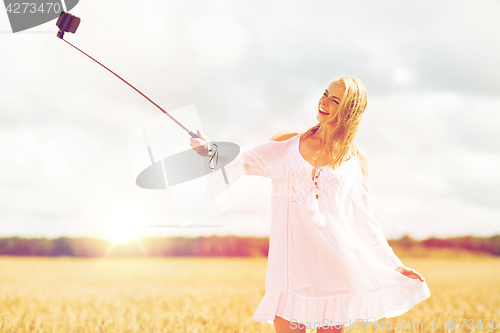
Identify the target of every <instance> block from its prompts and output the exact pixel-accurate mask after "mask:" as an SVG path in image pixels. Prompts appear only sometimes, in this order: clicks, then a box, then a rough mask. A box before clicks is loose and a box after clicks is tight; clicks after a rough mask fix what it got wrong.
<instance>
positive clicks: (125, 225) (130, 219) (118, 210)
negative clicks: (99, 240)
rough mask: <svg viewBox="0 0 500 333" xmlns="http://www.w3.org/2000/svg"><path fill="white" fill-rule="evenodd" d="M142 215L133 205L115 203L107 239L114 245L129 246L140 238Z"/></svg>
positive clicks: (109, 221)
mask: <svg viewBox="0 0 500 333" xmlns="http://www.w3.org/2000/svg"><path fill="white" fill-rule="evenodd" d="M141 220H142V215H141V213H140V212H139V210H138V209H137V208H136V207H135V205H133V204H124V203H115V204H114V205H113V208H111V210H110V212H109V214H108V216H107V218H106V223H105V224H106V227H107V235H106V239H107V240H109V241H110V242H112V243H113V244H127V243H129V242H131V241H135V240H138V239H139V238H140V231H141Z"/></svg>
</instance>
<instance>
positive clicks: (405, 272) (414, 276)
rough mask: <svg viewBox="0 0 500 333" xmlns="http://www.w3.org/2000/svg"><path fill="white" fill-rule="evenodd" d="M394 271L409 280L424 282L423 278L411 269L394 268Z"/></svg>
mask: <svg viewBox="0 0 500 333" xmlns="http://www.w3.org/2000/svg"><path fill="white" fill-rule="evenodd" d="M396 271H397V272H399V273H401V274H403V275H406V276H407V277H409V278H411V279H419V280H420V281H422V282H424V281H425V279H424V277H423V276H422V275H420V273H419V272H417V271H416V270H414V269H413V268H410V267H405V266H399V267H398V268H396Z"/></svg>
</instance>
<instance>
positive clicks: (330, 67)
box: [0, 0, 500, 239]
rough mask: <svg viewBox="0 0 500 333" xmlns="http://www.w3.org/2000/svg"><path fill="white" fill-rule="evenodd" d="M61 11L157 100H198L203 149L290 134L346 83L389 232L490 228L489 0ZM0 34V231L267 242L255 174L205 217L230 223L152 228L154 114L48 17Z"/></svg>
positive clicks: (495, 209)
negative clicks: (148, 145)
mask: <svg viewBox="0 0 500 333" xmlns="http://www.w3.org/2000/svg"><path fill="white" fill-rule="evenodd" d="M71 12H72V14H74V15H76V16H78V17H80V18H81V24H80V27H79V28H78V31H77V33H76V34H74V35H73V34H70V33H66V35H65V39H66V40H68V41H69V42H71V43H73V44H74V45H75V46H77V47H79V48H80V49H82V50H83V51H85V52H87V53H88V54H90V55H91V56H93V57H95V58H96V59H97V60H99V61H100V62H102V63H103V64H104V65H106V66H109V67H110V68H111V69H112V70H113V71H115V72H117V73H118V74H119V75H121V76H123V77H124V78H125V79H127V80H129V81H130V82H131V83H132V84H134V85H136V86H137V88H138V89H140V90H142V91H143V92H144V93H145V94H147V95H148V96H150V97H151V98H152V99H153V100H155V101H156V102H157V103H159V104H160V105H162V107H164V108H165V109H166V110H174V109H177V108H180V107H183V106H186V105H190V104H195V105H196V108H197V110H198V114H199V116H200V122H201V124H202V125H203V131H204V133H205V134H207V135H208V136H209V137H210V139H211V140H214V141H230V142H235V143H237V144H239V145H242V146H253V145H256V144H258V143H261V142H264V141H266V140H269V138H271V137H272V136H273V135H275V134H276V133H278V132H280V131H282V130H285V129H289V130H294V131H298V132H303V131H305V130H306V129H307V128H309V127H310V126H313V125H314V124H316V119H315V117H316V112H317V109H316V108H317V101H318V99H319V98H320V96H321V94H322V92H323V90H324V89H325V88H326V86H327V85H328V83H329V80H331V79H332V78H333V77H335V76H337V75H340V74H347V75H354V76H357V77H358V78H359V79H360V80H361V81H362V82H363V83H364V85H365V87H366V89H367V91H368V108H367V109H366V111H365V114H364V116H363V122H362V126H361V129H360V131H359V132H358V134H357V136H356V139H355V142H356V143H357V144H358V145H359V146H360V147H361V148H362V149H363V150H364V151H365V152H366V153H367V154H368V156H369V159H370V166H371V169H370V184H371V186H372V190H373V195H374V201H375V211H376V215H377V217H378V219H379V222H380V223H381V225H382V227H383V229H384V232H385V234H386V235H387V236H388V238H396V237H400V236H402V235H404V234H408V235H410V236H413V237H415V238H426V237H430V236H438V237H448V236H457V235H471V234H472V235H481V236H489V235H493V234H498V233H500V223H499V222H500V174H499V171H498V170H500V144H499V142H500V134H499V133H500V131H499V130H498V129H499V127H500V116H499V111H500V96H499V91H500V64H499V62H498V59H500V38H499V37H500V23H499V21H498V15H499V12H500V3H499V2H498V1H476V2H474V3H472V2H468V1H441V2H436V1H419V2H411V3H409V2H400V1H376V2H374V1H367V0H365V1H348V2H347V1H342V2H336V1H282V0H275V1H270V0H266V1H261V0H258V1H245V2H234V1H228V0H227V1H226V0H211V1H206V0H205V1H197V0H193V1H186V0H183V1H180V0H178V1H159V0H155V1H130V0H126V1H122V0H121V1H118V0H115V1H110V0H103V1H100V2H99V3H93V2H89V1H85V0H82V1H80V3H79V4H78V5H77V6H76V7H75V8H74V9H73V10H72V11H71ZM0 30H1V31H3V33H1V34H0V47H1V49H2V52H1V53H0V73H1V78H2V79H1V80H0V88H1V89H0V101H1V104H0V237H2V236H3V237H6V236H13V235H18V236H37V237H39V236H45V237H58V236H61V235H68V236H96V237H104V238H108V239H109V238H110V237H111V236H112V235H113V233H116V232H117V230H120V229H124V228H125V229H126V228H129V229H130V230H135V231H134V232H136V233H137V234H140V235H153V236H166V235H190V236H196V235H206V234H214V233H215V234H241V235H268V232H269V227H270V194H269V192H270V187H271V186H270V181H269V180H268V179H260V178H258V177H254V178H257V179H255V181H252V182H250V183H251V184H252V188H251V189H250V193H249V195H248V197H247V199H245V201H244V202H243V203H241V204H240V205H239V206H238V207H237V208H236V209H234V210H233V211H231V212H227V213H225V214H223V215H221V216H219V217H217V218H216V219H213V220H211V221H210V222H211V223H212V224H226V225H228V226H226V227H223V228H211V229H209V228H205V229H193V228H191V229H183V230H181V229H172V228H151V227H148V225H152V224H175V223H177V221H176V220H175V218H176V217H175V208H174V207H173V203H172V200H171V198H170V196H169V193H168V191H155V190H144V189H141V188H138V187H136V186H135V182H134V179H133V176H132V172H131V167H130V161H129V155H128V147H127V138H128V135H129V133H130V132H131V131H132V130H134V129H135V128H137V127H138V126H140V124H141V123H143V122H145V121H147V120H148V119H151V118H154V117H156V116H157V115H158V114H159V110H158V109H156V108H155V107H154V106H153V105H152V104H150V103H149V102H148V101H146V100H145V99H144V98H143V97H141V96H140V95H139V94H137V93H136V92H135V91H133V90H132V89H131V88H130V87H128V86H126V85H125V84H124V83H123V82H122V81H120V80H119V79H117V78H116V77H114V76H113V75H112V74H111V73H109V72H108V71H106V70H105V69H104V68H102V67H101V66H99V65H98V64H96V63H94V62H93V61H92V60H91V59H89V58H88V57H86V56H85V55H83V54H81V53H80V52H79V51H77V50H75V49H74V48H73V47H71V46H70V45H68V44H67V43H65V42H64V41H61V40H60V39H58V38H56V32H57V28H56V26H55V20H54V21H51V22H49V23H46V24H44V25H41V26H38V27H36V28H33V29H31V30H29V31H27V32H26V33H16V34H12V33H9V31H10V25H9V22H8V18H7V14H6V13H5V12H4V11H1V13H0ZM43 31H50V33H43ZM35 32H39V33H35ZM193 130H195V129H193ZM179 141H180V142H182V141H185V144H186V148H189V137H188V136H187V135H186V137H184V138H179ZM131 207H135V208H134V209H133V210H131ZM134 214H135V216H136V217H137V219H136V220H133V219H130V218H129V219H128V221H126V222H123V221H125V220H127V218H125V217H124V216H129V217H130V216H134ZM117 221H122V222H123V223H121V224H120V223H119V222H117Z"/></svg>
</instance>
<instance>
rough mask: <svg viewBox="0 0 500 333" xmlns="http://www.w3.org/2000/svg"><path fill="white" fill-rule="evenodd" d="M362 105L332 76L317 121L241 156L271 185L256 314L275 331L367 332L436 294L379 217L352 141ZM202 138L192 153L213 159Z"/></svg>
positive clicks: (345, 82)
mask: <svg viewBox="0 0 500 333" xmlns="http://www.w3.org/2000/svg"><path fill="white" fill-rule="evenodd" d="M366 105H367V97H366V91H365V89H364V87H363V85H362V84H361V82H360V81H359V80H357V79H356V78H354V77H346V76H343V77H339V78H336V79H334V80H333V81H332V82H331V83H330V84H329V85H328V87H327V88H326V89H325V91H324V92H323V95H322V96H321V98H320V99H319V103H318V110H317V112H316V119H317V120H318V124H317V125H315V126H313V127H311V128H309V129H308V130H306V131H305V132H304V133H302V134H299V133H297V132H292V131H283V132H281V133H279V134H277V135H275V136H274V137H272V138H271V140H270V141H268V142H264V143H262V144H259V145H257V146H255V147H253V148H250V149H242V150H241V151H240V154H239V155H238V157H237V158H236V159H235V162H234V163H242V164H243V166H244V168H243V169H244V170H245V173H246V174H247V175H259V176H264V177H268V178H271V180H272V195H271V198H272V202H271V204H272V225H271V234H270V246H269V256H268V266H267V274H266V293H265V295H264V297H263V298H262V301H261V302H260V304H259V306H258V308H257V310H256V311H255V314H254V316H253V317H252V318H253V319H254V320H256V321H259V322H261V323H263V324H274V326H275V329H276V332H277V333H287V332H305V329H306V328H316V329H317V330H316V332H318V333H326V332H343V329H344V328H345V327H347V326H349V325H352V326H351V327H353V328H354V327H356V326H355V325H358V326H357V327H358V328H360V329H361V328H362V327H365V328H370V326H369V325H370V324H372V323H370V322H373V321H376V320H378V319H381V318H384V317H385V318H391V317H395V316H399V315H401V314H403V313H405V312H407V311H408V310H410V309H411V308H412V307H413V306H414V305H416V304H418V303H420V302H422V301H423V300H425V299H427V298H428V297H429V296H430V291H429V288H428V287H427V284H426V282H425V280H424V278H423V277H422V275H421V274H419V273H418V272H417V271H415V270H414V269H412V268H409V267H405V266H404V265H403V263H402V262H401V260H399V258H398V257H397V256H396V255H395V254H394V252H393V250H392V248H391V247H390V246H389V244H388V243H387V240H386V238H385V237H384V234H383V233H382V229H381V227H380V224H379V223H378V221H377V220H376V219H375V217H374V211H373V205H372V198H371V191H370V187H369V185H368V169H369V167H368V159H367V157H366V154H365V153H364V152H363V151H362V150H361V149H359V148H358V147H357V146H356V145H355V144H354V143H353V140H354V136H355V135H356V132H357V131H358V128H359V125H360V121H361V117H362V115H363V112H364V111H365V108H366ZM198 135H199V136H200V137H202V138H203V140H201V139H194V138H191V139H190V140H191V147H193V149H195V150H196V151H197V153H198V154H200V155H202V156H211V154H212V152H211V151H209V150H208V149H207V148H205V147H203V146H205V144H206V142H208V141H210V140H209V139H208V137H206V136H204V135H203V134H202V133H200V132H199V131H198ZM232 163H233V162H232ZM388 324H389V323H386V325H388ZM390 324H392V323H390ZM394 324H396V323H394ZM384 327H387V326H384ZM387 328H388V327H387Z"/></svg>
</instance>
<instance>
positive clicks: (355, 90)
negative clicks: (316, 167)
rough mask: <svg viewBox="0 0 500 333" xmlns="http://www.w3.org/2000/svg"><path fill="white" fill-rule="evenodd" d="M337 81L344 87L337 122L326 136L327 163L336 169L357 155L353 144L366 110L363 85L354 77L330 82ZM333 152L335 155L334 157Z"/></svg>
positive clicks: (305, 134)
mask: <svg viewBox="0 0 500 333" xmlns="http://www.w3.org/2000/svg"><path fill="white" fill-rule="evenodd" d="M335 81H338V82H340V83H342V84H343V85H344V88H345V90H344V95H342V98H341V102H340V104H339V106H338V111H337V122H336V123H335V125H334V126H333V127H332V129H331V131H330V132H329V134H328V138H327V142H326V146H327V147H328V148H329V149H328V155H329V159H328V160H329V163H328V165H329V166H330V167H331V168H332V169H336V168H337V167H338V166H340V164H342V162H343V161H344V160H345V159H346V157H348V156H349V155H353V154H357V153H358V147H357V146H356V145H355V144H354V143H353V140H354V136H355V135H356V133H357V131H358V129H359V126H360V122H361V117H362V115H363V112H364V111H365V109H366V105H367V97H366V90H365V87H364V86H363V84H362V83H361V82H360V81H359V80H358V79H357V78H355V77H351V76H339V77H336V78H334V79H333V80H332V81H331V82H335ZM320 126H321V123H318V124H316V125H314V126H313V127H311V128H309V129H308V130H307V131H305V132H304V133H302V135H301V138H307V137H308V136H310V135H312V134H313V133H314V132H315V131H316V130H317V129H318V128H319V127H320ZM334 151H335V155H334Z"/></svg>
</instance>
